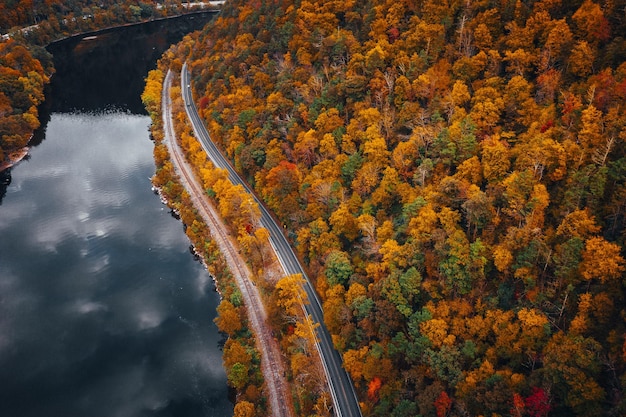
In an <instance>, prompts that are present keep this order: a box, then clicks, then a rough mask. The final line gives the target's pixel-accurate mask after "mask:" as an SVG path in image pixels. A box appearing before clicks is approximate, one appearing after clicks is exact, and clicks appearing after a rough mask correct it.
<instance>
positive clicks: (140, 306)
mask: <svg viewBox="0 0 626 417" xmlns="http://www.w3.org/2000/svg"><path fill="white" fill-rule="evenodd" d="M136 47H137V46H136V45H135V46H133V48H136ZM98 48H101V46H99V47H98ZM95 49H96V48H91V49H90V50H91V51H93V50H95ZM104 50H105V53H104V54H101V55H102V56H103V57H104V58H103V59H104V61H102V67H103V68H109V67H110V66H114V65H115V62H108V61H107V60H109V59H111V56H112V54H111V51H110V50H108V49H106V48H104ZM146 50H147V51H150V53H152V50H151V49H150V48H146ZM118 52H119V53H122V54H126V55H125V56H126V58H128V57H127V54H128V52H121V51H118ZM132 53H134V54H137V55H141V49H140V50H137V49H134V50H132ZM88 57H89V62H90V65H91V66H93V67H97V65H95V64H94V60H95V59H96V55H95V53H90V54H89V55H88ZM75 59H76V61H74V62H75V65H78V66H80V65H81V62H82V61H81V58H80V54H77V56H76V57H75ZM131 61H132V60H130V59H128V62H131ZM146 62H147V60H146ZM141 65H143V66H144V67H145V65H144V64H141ZM67 68H73V67H72V65H69V66H68V67H67ZM144 70H145V68H144ZM107 71H108V70H107ZM146 72H147V71H146ZM107 73H108V74H109V75H108V76H107V77H111V71H108V72H107ZM92 75H93V76H94V78H93V79H92V80H91V81H90V82H91V83H92V84H90V82H89V81H87V82H85V80H84V79H82V80H81V81H80V85H83V86H85V85H89V86H92V87H93V90H92V89H91V87H89V88H90V91H97V90H98V89H99V88H101V86H100V87H98V86H96V85H95V84H97V82H98V81H97V79H98V77H100V78H102V77H104V75H98V74H92ZM126 75H127V74H126ZM143 76H145V72H144V73H143V75H142V76H141V77H140V78H139V82H137V83H136V84H137V85H141V79H142V78H143ZM63 79H64V77H61V76H60V77H59V78H58V79H57V82H56V83H55V85H54V88H53V90H52V92H51V94H52V96H51V99H50V100H49V103H51V106H52V107H51V108H50V109H49V111H50V113H49V116H48V117H49V119H48V121H47V124H46V126H45V129H43V133H42V134H41V135H40V137H39V138H38V141H40V144H39V145H38V146H36V147H34V148H33V149H32V150H31V157H30V159H28V160H26V161H23V162H22V163H20V164H19V165H18V166H16V167H14V168H13V169H12V172H11V182H10V184H9V185H8V187H6V190H5V191H4V192H5V194H4V197H3V199H2V203H1V205H0V416H16V417H29V416H37V417H41V416H66V417H72V416H77V417H78V416H81V417H84V416H86V417H99V416H102V417H114V416H142V417H143V416H180V417H194V416H228V415H232V404H231V403H230V402H229V400H228V391H227V387H226V378H225V375H224V370H223V368H222V365H221V363H222V362H221V351H220V350H219V346H218V344H219V341H220V336H219V334H218V332H217V329H216V327H215V325H214V324H213V322H212V320H213V318H214V317H215V308H216V305H217V303H218V295H217V293H216V292H215V288H214V285H213V282H212V281H211V279H210V276H209V275H208V273H207V272H206V271H205V270H204V268H203V267H202V265H201V264H200V263H198V262H196V261H194V259H193V256H192V255H191V254H190V252H189V249H188V246H189V242H188V240H187V238H186V236H185V234H184V232H183V228H182V225H181V224H180V222H178V221H177V220H176V219H174V218H173V217H172V216H171V215H170V214H169V212H168V210H167V208H166V207H165V206H163V205H162V204H161V202H160V201H159V198H158V197H157V196H156V195H155V194H154V193H152V191H151V184H150V177H151V176H152V174H153V172H154V163H153V160H152V147H153V144H152V142H151V141H150V140H149V135H148V125H149V122H150V121H149V118H148V117H147V116H145V115H137V114H133V113H136V112H138V111H141V110H140V109H139V110H136V109H135V110H134V109H133V106H134V105H132V104H129V105H125V103H124V102H121V104H120V102H119V100H113V101H114V102H113V103H110V102H107V101H106V100H104V101H102V100H100V99H98V100H95V101H93V100H91V98H89V100H86V99H85V97H88V96H89V97H90V95H89V94H81V90H80V89H76V88H75V85H74V83H76V82H77V81H76V79H75V78H74V79H72V77H70V78H68V79H69V80H70V83H69V84H68V83H67V82H66V81H63V82H59V80H63ZM106 83H108V85H117V88H118V89H119V90H120V91H122V92H123V95H126V94H128V90H129V89H130V88H131V87H129V86H130V83H127V82H126V81H120V82H119V83H117V84H116V83H112V82H111V79H110V78H107V79H106ZM133 83H135V82H134V81H133ZM59 88H60V89H62V91H63V93H62V94H57V92H58V91H59ZM70 90H73V91H74V94H75V96H76V97H75V99H73V98H72V94H69V93H68V91H70ZM109 90H110V88H109ZM140 92H141V90H140V89H139V90H137V91H135V93H133V94H140ZM110 95H111V96H112V97H118V98H119V96H116V94H114V93H111V94H110ZM130 95H132V94H130ZM95 96H97V94H95V95H94V97H95ZM60 98H62V99H60ZM93 103H96V104H95V105H94V104H93ZM72 108H73V109H80V110H79V111H72V112H68V109H72ZM0 195H2V194H0Z"/></svg>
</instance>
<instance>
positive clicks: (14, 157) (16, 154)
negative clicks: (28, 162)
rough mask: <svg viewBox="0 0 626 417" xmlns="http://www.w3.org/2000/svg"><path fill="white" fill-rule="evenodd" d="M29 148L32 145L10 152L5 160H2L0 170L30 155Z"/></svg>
mask: <svg viewBox="0 0 626 417" xmlns="http://www.w3.org/2000/svg"><path fill="white" fill-rule="evenodd" d="M29 150H30V147H28V146H25V147H23V148H20V149H17V150H15V151H12V152H9V154H8V155H7V156H6V158H5V159H4V161H2V162H0V172H2V171H4V170H7V169H9V168H11V167H12V166H14V165H15V164H17V163H18V162H20V161H21V160H22V159H24V158H25V157H26V156H27V155H28V151H29Z"/></svg>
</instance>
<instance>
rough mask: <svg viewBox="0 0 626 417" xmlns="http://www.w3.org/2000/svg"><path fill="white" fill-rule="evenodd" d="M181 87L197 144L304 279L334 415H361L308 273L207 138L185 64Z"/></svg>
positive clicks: (288, 269) (286, 265)
mask: <svg viewBox="0 0 626 417" xmlns="http://www.w3.org/2000/svg"><path fill="white" fill-rule="evenodd" d="M181 89H182V92H183V99H184V101H185V109H186V111H187V116H188V117H189V119H190V120H191V123H192V126H193V130H194V133H195V135H196V137H197V138H198V139H199V140H200V143H201V144H202V147H203V148H204V150H205V151H206V153H207V154H208V156H209V158H210V159H211V161H212V162H213V164H214V165H215V166H217V167H220V168H223V169H226V170H227V171H228V177H229V179H230V180H231V181H232V182H233V184H241V185H242V186H243V187H244V188H245V189H246V190H247V191H248V192H249V193H250V194H251V195H252V196H253V197H254V199H255V200H256V202H257V204H258V205H259V208H260V209H261V224H262V226H263V227H265V228H266V229H267V230H268V232H269V234H270V243H271V244H272V247H273V248H274V251H275V252H276V256H277V257H278V259H279V261H280V263H281V265H282V267H283V269H284V270H285V273H286V274H287V275H291V274H302V276H303V277H304V278H305V285H304V289H305V291H306V293H307V296H308V297H309V301H310V303H309V304H307V305H306V306H305V309H306V311H307V313H308V314H309V315H310V316H311V319H312V320H313V322H314V323H319V326H318V327H317V329H316V333H317V349H318V350H319V352H320V356H321V358H322V363H323V364H324V370H325V372H326V376H327V379H328V385H329V387H330V393H331V395H332V398H333V404H334V413H335V415H336V416H338V417H362V414H361V409H360V407H359V402H358V400H357V397H356V393H355V391H354V386H353V385H352V381H351V380H350V378H349V376H348V374H347V372H346V371H345V369H344V368H343V365H342V360H341V356H340V355H339V352H337V351H336V350H335V348H334V346H333V342H332V339H331V337H330V334H329V333H328V330H327V329H326V326H325V325H324V312H323V311H322V306H321V304H320V301H319V298H318V297H317V294H316V293H315V290H314V289H313V286H312V285H311V282H310V281H309V278H308V276H307V275H306V273H305V272H304V269H303V268H302V265H300V262H299V261H298V258H297V257H296V255H295V253H294V252H293V250H292V248H291V246H290V245H289V242H288V241H287V238H286V237H285V235H284V234H283V231H282V228H281V227H280V226H278V224H276V222H275V221H274V219H273V217H272V216H271V215H270V213H269V211H268V210H267V209H266V208H265V206H264V205H263V204H262V203H261V201H260V200H259V199H258V197H257V196H256V194H255V193H254V192H253V191H252V190H251V188H250V187H249V186H248V184H247V183H245V182H244V181H243V180H242V179H241V177H240V176H239V174H237V172H236V171H235V169H234V168H233V167H232V165H231V164H230V163H229V162H228V160H227V159H226V158H225V157H224V156H223V155H222V153H221V152H220V150H219V149H218V148H217V146H216V145H215V144H214V143H213V141H212V140H211V137H210V136H209V133H208V132H207V130H206V128H205V126H204V123H203V122H202V119H201V118H200V116H199V115H198V111H197V109H196V105H195V103H194V101H193V96H192V92H191V81H190V77H189V72H188V71H187V63H185V64H184V65H183V69H182V71H181Z"/></svg>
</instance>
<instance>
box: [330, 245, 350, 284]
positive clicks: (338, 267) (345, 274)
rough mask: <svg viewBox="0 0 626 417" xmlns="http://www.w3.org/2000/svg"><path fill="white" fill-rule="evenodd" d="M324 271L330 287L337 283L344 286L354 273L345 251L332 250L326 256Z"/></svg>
mask: <svg viewBox="0 0 626 417" xmlns="http://www.w3.org/2000/svg"><path fill="white" fill-rule="evenodd" d="M324 273H325V275H326V279H328V284H329V285H330V286H331V287H332V286H334V285H337V284H341V285H344V286H345V285H347V284H348V280H349V279H350V277H351V276H352V274H353V273H354V269H353V267H352V264H351V263H350V258H348V256H347V254H346V253H345V252H342V251H337V250H334V251H332V252H331V253H329V254H328V256H327V257H326V261H325V272H324Z"/></svg>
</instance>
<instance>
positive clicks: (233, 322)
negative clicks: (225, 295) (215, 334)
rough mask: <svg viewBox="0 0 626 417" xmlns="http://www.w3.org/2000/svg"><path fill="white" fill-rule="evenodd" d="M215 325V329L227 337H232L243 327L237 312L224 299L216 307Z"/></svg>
mask: <svg viewBox="0 0 626 417" xmlns="http://www.w3.org/2000/svg"><path fill="white" fill-rule="evenodd" d="M215 324H217V328H218V329H219V330H220V331H221V332H224V333H227V334H229V335H234V334H235V333H237V332H238V331H239V330H241V329H242V327H243V326H242V323H241V319H240V317H239V311H238V310H237V308H236V307H235V306H234V305H233V304H232V303H231V302H230V301H228V300H226V299H222V301H221V302H220V304H219V306H217V317H216V318H215Z"/></svg>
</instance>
